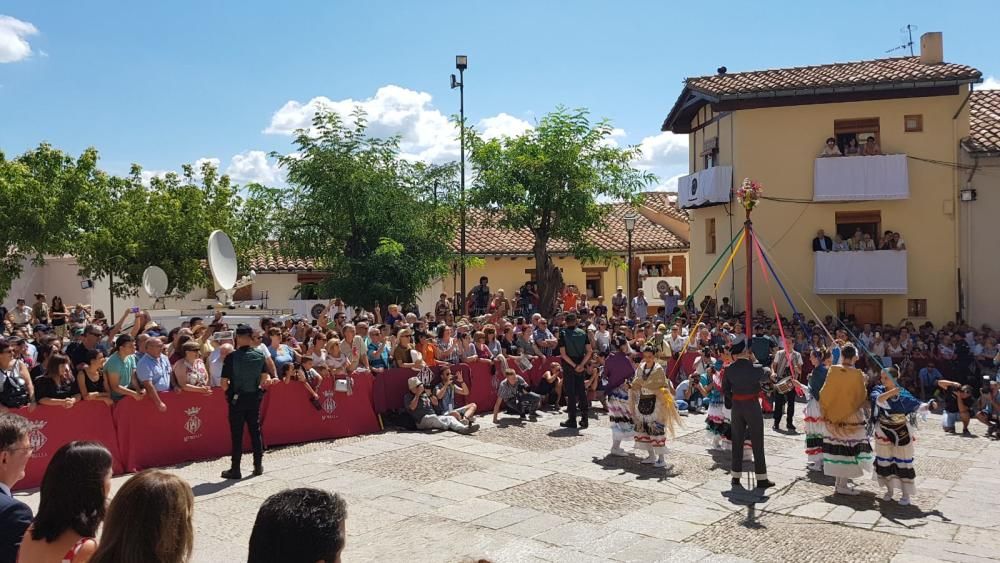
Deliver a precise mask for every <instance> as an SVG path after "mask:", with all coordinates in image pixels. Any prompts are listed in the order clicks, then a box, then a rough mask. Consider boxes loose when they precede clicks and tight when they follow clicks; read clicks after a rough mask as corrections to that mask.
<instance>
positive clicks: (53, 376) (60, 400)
mask: <svg viewBox="0 0 1000 563" xmlns="http://www.w3.org/2000/svg"><path fill="white" fill-rule="evenodd" d="M35 400H36V401H38V404H39V405H44V406H48V407H63V408H67V409H68V408H70V407H72V406H73V405H75V404H76V403H77V401H79V400H80V388H79V386H78V385H77V381H76V380H75V379H74V378H73V369H72V368H70V365H69V357H67V356H65V355H63V354H59V353H55V354H52V355H51V356H49V359H48V361H47V362H46V366H45V373H43V374H42V375H41V376H39V377H38V379H36V380H35Z"/></svg>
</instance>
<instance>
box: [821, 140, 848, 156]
mask: <svg viewBox="0 0 1000 563" xmlns="http://www.w3.org/2000/svg"><path fill="white" fill-rule="evenodd" d="M819 156H820V157H828V156H844V153H842V152H840V147H838V146H837V139H834V138H833V137H830V138H828V139H827V140H826V145H825V146H824V147H823V152H821V153H819Z"/></svg>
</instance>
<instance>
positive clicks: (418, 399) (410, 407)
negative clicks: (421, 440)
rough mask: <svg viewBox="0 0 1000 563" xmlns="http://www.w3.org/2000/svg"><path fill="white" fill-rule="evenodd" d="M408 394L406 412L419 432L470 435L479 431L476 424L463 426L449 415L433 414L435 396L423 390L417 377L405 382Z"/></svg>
mask: <svg viewBox="0 0 1000 563" xmlns="http://www.w3.org/2000/svg"><path fill="white" fill-rule="evenodd" d="M407 385H408V386H409V388H410V392H409V393H407V394H406V396H405V397H404V403H405V405H406V412H408V413H409V414H410V416H411V417H413V421H414V422H415V423H416V424H417V428H418V429H420V430H451V431H452V432H458V433H459V434H472V433H473V432H475V431H476V430H479V425H478V424H469V425H465V424H462V423H461V422H459V420H458V419H457V418H455V417H453V416H450V415H439V414H437V413H436V412H434V407H436V406H437V404H438V399H437V396H435V395H434V394H433V393H429V392H428V391H427V390H426V389H424V384H423V382H422V381H420V378H419V377H411V378H410V379H409V380H408V381H407Z"/></svg>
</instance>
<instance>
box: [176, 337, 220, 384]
mask: <svg viewBox="0 0 1000 563" xmlns="http://www.w3.org/2000/svg"><path fill="white" fill-rule="evenodd" d="M181 351H182V352H183V356H181V359H180V360H178V361H177V363H175V364H174V368H173V370H172V371H173V375H174V377H173V384H174V387H176V388H177V389H180V390H181V391H187V392H189V393H202V394H204V395H211V394H212V388H211V387H210V386H209V380H208V369H206V368H205V361H204V360H202V359H201V345H200V344H198V342H196V341H194V340H189V341H188V342H185V343H184V345H183V346H182V347H181Z"/></svg>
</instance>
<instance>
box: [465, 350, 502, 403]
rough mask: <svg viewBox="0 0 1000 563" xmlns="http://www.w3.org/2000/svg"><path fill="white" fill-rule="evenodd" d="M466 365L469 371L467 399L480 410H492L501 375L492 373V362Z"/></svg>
mask: <svg viewBox="0 0 1000 563" xmlns="http://www.w3.org/2000/svg"><path fill="white" fill-rule="evenodd" d="M467 367H468V368H469V371H470V375H469V397H468V401H469V402H472V403H476V406H477V407H478V409H479V410H480V411H484V412H485V411H487V410H492V409H493V405H494V404H495V403H496V400H497V387H498V386H499V385H500V381H501V379H502V377H500V378H498V377H496V376H494V375H493V363H492V362H476V363H474V364H470V365H468V366H467ZM501 375H502V374H501Z"/></svg>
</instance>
